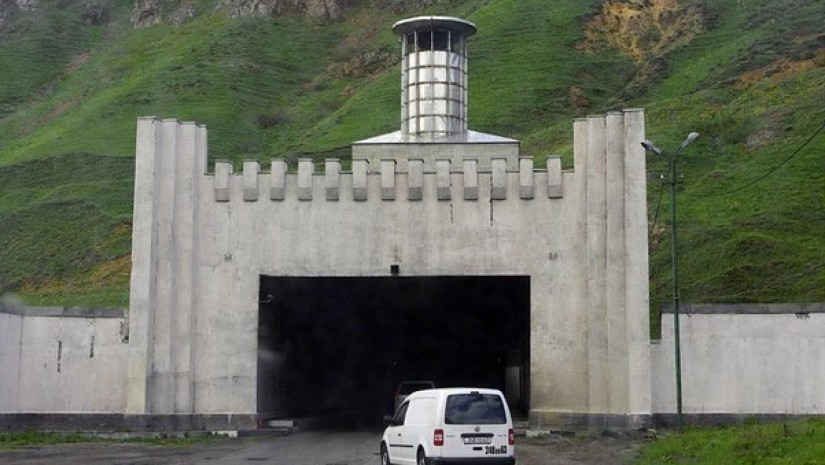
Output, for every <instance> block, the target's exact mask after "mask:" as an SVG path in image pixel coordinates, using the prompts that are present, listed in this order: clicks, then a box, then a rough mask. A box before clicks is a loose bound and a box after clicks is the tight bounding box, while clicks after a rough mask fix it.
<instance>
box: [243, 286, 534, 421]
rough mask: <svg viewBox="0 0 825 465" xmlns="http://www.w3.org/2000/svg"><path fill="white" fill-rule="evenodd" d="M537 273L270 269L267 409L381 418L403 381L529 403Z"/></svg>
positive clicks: (264, 335) (521, 406) (263, 314)
mask: <svg viewBox="0 0 825 465" xmlns="http://www.w3.org/2000/svg"><path fill="white" fill-rule="evenodd" d="M529 315H530V278H529V277H528V276H439V277H315V278H303V277H302V278H299V277H270V276H262V277H261V286H260V310H259V326H258V348H259V350H258V399H257V405H258V413H259V414H260V415H264V416H271V417H290V416H292V417H298V416H315V415H326V414H330V415H332V414H339V415H340V414H344V415H345V416H346V417H347V418H349V419H351V420H352V421H353V423H352V424H353V425H356V424H357V425H363V426H375V425H380V423H381V418H382V416H383V415H384V414H387V413H391V410H392V407H393V396H394V393H395V390H396V388H397V386H398V384H399V383H400V382H401V381H404V380H432V381H434V382H435V384H436V386H438V387H451V386H473V387H492V388H497V389H501V390H502V392H505V395H506V396H507V398H508V401H509V403H510V407H511V409H513V410H514V411H519V410H526V409H527V408H528V405H527V400H528V399H529V392H528V389H529V379H528V376H529V366H530V365H529V352H530V351H529V347H530V346H529V334H530V326H529Z"/></svg>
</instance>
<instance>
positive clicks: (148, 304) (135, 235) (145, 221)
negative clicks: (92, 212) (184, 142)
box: [126, 118, 160, 414]
mask: <svg viewBox="0 0 825 465" xmlns="http://www.w3.org/2000/svg"><path fill="white" fill-rule="evenodd" d="M159 143H160V124H159V123H158V121H157V120H156V119H155V118H139V119H138V122H137V143H136V149H135V195H134V209H133V215H134V216H133V220H132V272H131V277H130V287H129V369H128V375H127V386H126V413H128V414H142V413H147V409H148V402H147V396H148V375H149V372H148V371H149V369H150V365H149V360H150V359H151V358H152V336H153V331H152V320H153V318H152V312H153V311H154V308H155V305H154V302H155V281H154V276H155V271H156V269H155V267H156V263H157V262H156V259H157V248H156V247H155V221H156V220H155V203H156V201H157V200H158V199H157V198H156V196H155V184H156V177H155V171H156V163H157V156H158V153H159V148H158V144H159Z"/></svg>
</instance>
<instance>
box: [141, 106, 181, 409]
mask: <svg viewBox="0 0 825 465" xmlns="http://www.w3.org/2000/svg"><path fill="white" fill-rule="evenodd" d="M179 137H180V124H179V123H178V121H177V120H173V119H165V120H163V121H162V122H161V138H162V139H161V144H160V148H161V154H160V158H159V160H158V167H157V170H156V171H155V176H157V190H156V191H155V192H156V194H157V196H158V199H159V202H158V203H157V204H156V206H155V218H156V220H157V223H156V225H155V227H156V231H157V236H156V237H157V248H158V258H157V260H158V267H157V272H156V275H155V287H156V295H155V302H154V307H155V308H154V321H153V324H154V327H155V334H154V337H153V338H152V343H153V346H154V348H153V357H152V362H151V363H152V365H151V370H150V373H151V376H150V379H149V393H150V397H149V410H150V411H151V412H152V413H174V411H175V407H174V401H175V392H176V385H175V364H174V354H173V352H174V343H175V329H176V325H175V320H174V317H173V309H174V307H175V301H176V296H175V290H176V289H177V288H178V274H177V273H176V271H177V270H176V269H175V265H176V263H175V260H174V257H175V243H174V235H173V234H174V233H173V230H174V223H175V216H174V214H175V211H174V206H175V195H176V183H177V180H178V179H177V176H175V174H176V171H177V166H176V164H177V162H178V161H179V160H178V142H179Z"/></svg>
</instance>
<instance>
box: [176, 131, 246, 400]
mask: <svg viewBox="0 0 825 465" xmlns="http://www.w3.org/2000/svg"><path fill="white" fill-rule="evenodd" d="M205 132H206V129H205V128H202V127H199V126H198V125H196V124H195V123H182V124H181V125H180V131H179V140H178V150H177V154H176V158H177V163H176V167H175V168H176V174H175V176H176V178H177V181H176V182H175V205H174V213H173V218H174V224H173V245H174V255H175V256H174V266H173V267H172V268H173V269H172V272H173V273H174V275H175V282H176V287H175V289H173V292H174V293H175V299H174V301H173V302H174V307H173V310H172V315H173V319H174V320H175V325H174V332H173V338H172V343H171V349H172V354H173V356H172V358H173V365H174V385H175V387H176V391H175V400H174V406H173V409H172V410H173V411H174V412H175V413H191V412H193V411H194V391H195V385H194V373H193V367H194V348H193V338H194V334H195V332H194V328H193V326H194V322H195V318H194V308H193V307H194V300H195V296H194V292H195V289H196V287H197V286H196V285H195V279H196V278H195V272H196V266H195V261H196V260H195V253H196V252H195V251H196V250H197V240H198V227H197V224H198V223H197V212H198V208H197V207H198V194H199V192H200V188H199V185H200V182H201V179H202V178H203V174H204V173H203V172H202V171H201V166H202V165H203V164H204V163H203V162H204V158H205V154H206V152H205V150H204V149H203V148H202V144H203V142H204V141H205V137H202V136H203V135H204V134H203V133H205ZM256 165H257V163H256ZM256 172H257V171H256ZM256 176H257V175H256Z"/></svg>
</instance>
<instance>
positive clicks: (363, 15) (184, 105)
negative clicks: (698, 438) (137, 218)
mask: <svg viewBox="0 0 825 465" xmlns="http://www.w3.org/2000/svg"><path fill="white" fill-rule="evenodd" d="M127 3H131V2H114V1H113V2H109V4H110V5H113V6H111V7H110V9H109V10H108V11H107V13H108V14H107V15H105V18H102V19H101V18H96V19H95V20H92V21H90V20H89V19H88V14H87V10H88V2H84V1H80V0H75V1H73V0H61V1H57V0H54V1H49V0H42V1H41V6H40V8H39V9H38V10H36V11H15V12H13V13H14V14H11V15H9V16H8V19H7V20H6V21H5V24H1V25H0V69H2V70H3V72H2V73H0V292H2V291H12V292H18V293H21V294H22V295H23V296H24V298H25V299H27V300H29V301H32V302H37V303H49V304H82V305H126V304H127V303H128V273H129V266H130V264H129V247H130V240H131V233H130V225H131V196H132V176H133V173H132V172H133V169H134V161H133V153H134V137H135V136H134V134H135V120H136V118H137V117H138V116H146V115H156V116H161V117H175V118H179V119H183V120H194V121H197V122H200V123H203V124H206V125H207V127H208V129H209V145H210V158H212V159H215V158H225V159H231V160H236V161H239V160H242V159H249V158H255V159H259V160H262V161H267V160H269V159H271V158H273V157H276V156H278V157H286V158H287V159H288V160H291V161H294V160H295V159H297V157H299V156H301V157H304V156H313V157H317V158H318V159H322V158H325V157H328V156H330V154H335V155H337V156H341V157H346V156H347V154H348V150H347V147H348V145H349V144H350V143H351V142H352V141H354V140H358V139H361V138H366V137H370V136H373V135H377V134H380V133H384V132H389V131H392V130H395V129H397V125H398V113H399V108H398V82H399V72H398V70H397V66H396V64H397V61H398V60H397V56H398V51H397V43H396V41H395V38H394V37H393V35H392V33H391V31H390V30H389V29H390V25H391V24H392V23H393V22H394V21H396V20H398V19H401V18H403V17H407V16H411V15H417V14H450V15H456V16H462V17H466V18H467V19H469V20H471V21H473V22H475V23H476V24H477V26H478V28H479V33H478V35H477V36H475V37H474V38H473V40H472V41H471V44H470V53H471V63H470V73H471V80H470V114H469V118H470V126H471V127H472V128H473V129H477V130H480V131H485V132H491V133H495V134H500V135H504V136H509V137H515V138H518V139H520V140H522V150H523V151H524V152H526V153H527V154H530V155H534V156H535V157H536V158H537V160H538V163H539V165H541V164H543V163H544V159H545V158H546V157H547V156H548V155H550V154H561V155H562V156H563V157H565V158H564V159H565V163H567V164H568V165H569V164H570V161H571V152H572V147H571V143H572V125H571V120H572V118H574V117H578V116H584V115H587V114H596V113H603V112H605V111H608V110H612V109H617V108H623V107H624V108H627V107H644V108H646V109H647V132H648V136H649V137H650V138H651V139H653V140H654V141H655V142H656V143H657V144H658V145H659V146H660V147H662V148H663V149H665V150H666V151H670V150H673V149H675V148H676V147H677V146H678V144H679V143H680V142H681V140H682V139H683V138H684V136H685V135H686V134H687V133H688V132H690V131H698V132H700V133H701V134H702V136H701V137H700V138H699V139H698V140H697V141H696V142H695V143H694V144H693V145H691V146H690V148H689V149H688V150H686V151H685V152H684V153H683V155H684V156H683V157H681V160H680V164H679V167H680V175H681V176H682V178H681V184H680V193H679V220H678V226H679V229H680V238H681V240H680V255H681V257H682V261H681V268H680V274H681V276H682V281H683V290H682V297H683V300H684V301H688V302H689V301H693V302H785V301H793V302H812V301H816V302H821V301H825V286H822V283H823V282H825V235H824V234H823V233H822V231H824V230H825V169H824V168H825V165H824V164H823V160H825V130H823V129H822V125H823V123H825V27H823V25H822V24H823V19H825V4H823V3H822V2H803V1H798V0H773V1H769V0H750V1H748V2H741V1H737V0H715V1H713V2H700V1H697V0H678V1H677V0H659V1H656V0H647V1H643V0H610V1H607V2H602V1H595V0H593V1H582V0H553V1H548V0H541V1H539V0H518V1H516V0H465V1H420V2H398V1H393V0H383V1H381V0H372V1H367V0H362V1H351V2H349V4H350V5H351V7H350V8H349V9H348V10H347V11H346V12H345V14H344V16H343V18H342V19H340V20H339V21H334V22H327V23H326V24H320V23H318V22H315V21H312V20H310V19H307V18H306V17H305V16H303V15H300V14H297V13H290V14H286V15H284V16H281V17H278V18H260V17H259V18H254V17H246V18H231V17H230V15H228V14H227V13H226V12H224V11H220V10H216V9H215V4H216V3H217V0H199V1H190V2H188V3H187V4H188V5H190V6H192V11H193V13H194V14H193V16H192V17H191V18H189V19H188V20H186V21H183V22H182V23H181V24H178V25H173V24H172V21H165V22H161V23H160V24H157V25H154V26H151V27H146V28H141V29H134V28H132V27H131V25H130V24H129V15H130V13H131V8H132V6H131V4H127ZM415 3H417V4H419V5H430V6H426V7H425V8H424V9H423V10H421V9H415V10H412V9H411V7H410V6H409V5H410V4H415ZM404 5H407V6H406V7H405V6H404ZM405 8H406V10H405ZM817 131H819V132H818V133H817ZM664 168H665V163H664V162H663V160H657V159H653V158H650V159H649V170H650V172H651V176H650V184H649V208H650V219H651V227H650V230H651V240H650V243H651V269H650V271H651V307H652V308H654V309H656V308H658V306H659V305H661V304H665V303H667V302H668V301H669V290H670V281H669V279H670V259H669V253H668V246H669V244H668V234H667V218H669V214H668V211H667V208H668V205H667V195H664V196H662V197H661V199H662V201H661V202H660V192H661V182H660V181H659V175H660V174H661V173H662V172H663V170H664ZM665 194H666V193H665ZM654 219H655V223H654V222H653V220H654ZM654 321H655V319H654Z"/></svg>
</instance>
